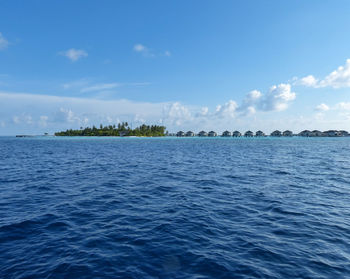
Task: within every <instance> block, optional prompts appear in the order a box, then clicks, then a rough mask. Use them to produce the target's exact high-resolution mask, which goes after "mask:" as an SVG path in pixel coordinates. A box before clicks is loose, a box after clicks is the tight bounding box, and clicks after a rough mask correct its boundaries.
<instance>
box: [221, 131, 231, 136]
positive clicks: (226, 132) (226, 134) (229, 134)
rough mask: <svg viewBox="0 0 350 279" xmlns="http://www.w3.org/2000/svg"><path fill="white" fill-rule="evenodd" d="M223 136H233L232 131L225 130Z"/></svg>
mask: <svg viewBox="0 0 350 279" xmlns="http://www.w3.org/2000/svg"><path fill="white" fill-rule="evenodd" d="M221 136H222V137H230V136H231V132H230V131H225V132H223V133H222V135H221Z"/></svg>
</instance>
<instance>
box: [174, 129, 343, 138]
mask: <svg viewBox="0 0 350 279" xmlns="http://www.w3.org/2000/svg"><path fill="white" fill-rule="evenodd" d="M170 135H171V136H177V137H196V136H197V137H217V136H218V134H217V133H216V132H214V131H210V132H206V131H200V132H199V133H198V134H195V133H194V132H192V131H188V132H186V133H185V132H183V131H179V132H177V133H176V134H170ZM266 136H267V135H266V134H265V133H264V132H263V131H257V132H255V133H254V132H252V131H246V132H245V133H243V134H242V133H241V132H239V131H234V132H232V133H231V132H230V131H224V132H223V133H222V134H221V137H266ZM270 136H271V137H293V136H299V137H348V136H350V135H349V133H348V132H347V131H344V130H340V131H338V130H328V131H324V132H321V131H318V130H314V131H309V130H304V131H302V132H300V133H298V134H294V133H293V132H292V131H289V130H286V131H284V132H281V131H279V130H276V131H273V132H272V133H271V134H270Z"/></svg>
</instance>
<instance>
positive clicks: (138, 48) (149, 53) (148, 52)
mask: <svg viewBox="0 0 350 279" xmlns="http://www.w3.org/2000/svg"><path fill="white" fill-rule="evenodd" d="M133 50H134V51H135V52H138V53H141V54H142V55H143V56H145V57H155V56H168V57H169V56H171V52H170V51H169V50H166V51H162V52H157V51H154V50H152V49H150V48H148V47H146V46H145V45H143V44H136V45H134V47H133Z"/></svg>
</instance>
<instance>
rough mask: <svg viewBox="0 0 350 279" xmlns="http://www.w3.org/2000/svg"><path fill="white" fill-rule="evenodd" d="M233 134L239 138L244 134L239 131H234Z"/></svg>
mask: <svg viewBox="0 0 350 279" xmlns="http://www.w3.org/2000/svg"><path fill="white" fill-rule="evenodd" d="M232 136H233V137H236V138H237V137H241V136H242V134H241V133H240V132H239V131H234V132H233V133H232Z"/></svg>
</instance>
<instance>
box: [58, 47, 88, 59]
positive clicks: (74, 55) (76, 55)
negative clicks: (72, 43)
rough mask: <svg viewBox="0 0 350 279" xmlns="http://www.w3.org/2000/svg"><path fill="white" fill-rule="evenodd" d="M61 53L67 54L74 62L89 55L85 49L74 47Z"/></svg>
mask: <svg viewBox="0 0 350 279" xmlns="http://www.w3.org/2000/svg"><path fill="white" fill-rule="evenodd" d="M59 54H60V55H62V56H66V57H67V58H68V59H70V60H71V61H73V62H76V61H78V60H79V59H80V58H82V57H86V56H88V53H87V52H86V51H85V50H82V49H74V48H71V49H68V50H66V51H61V52H60V53H59Z"/></svg>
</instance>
